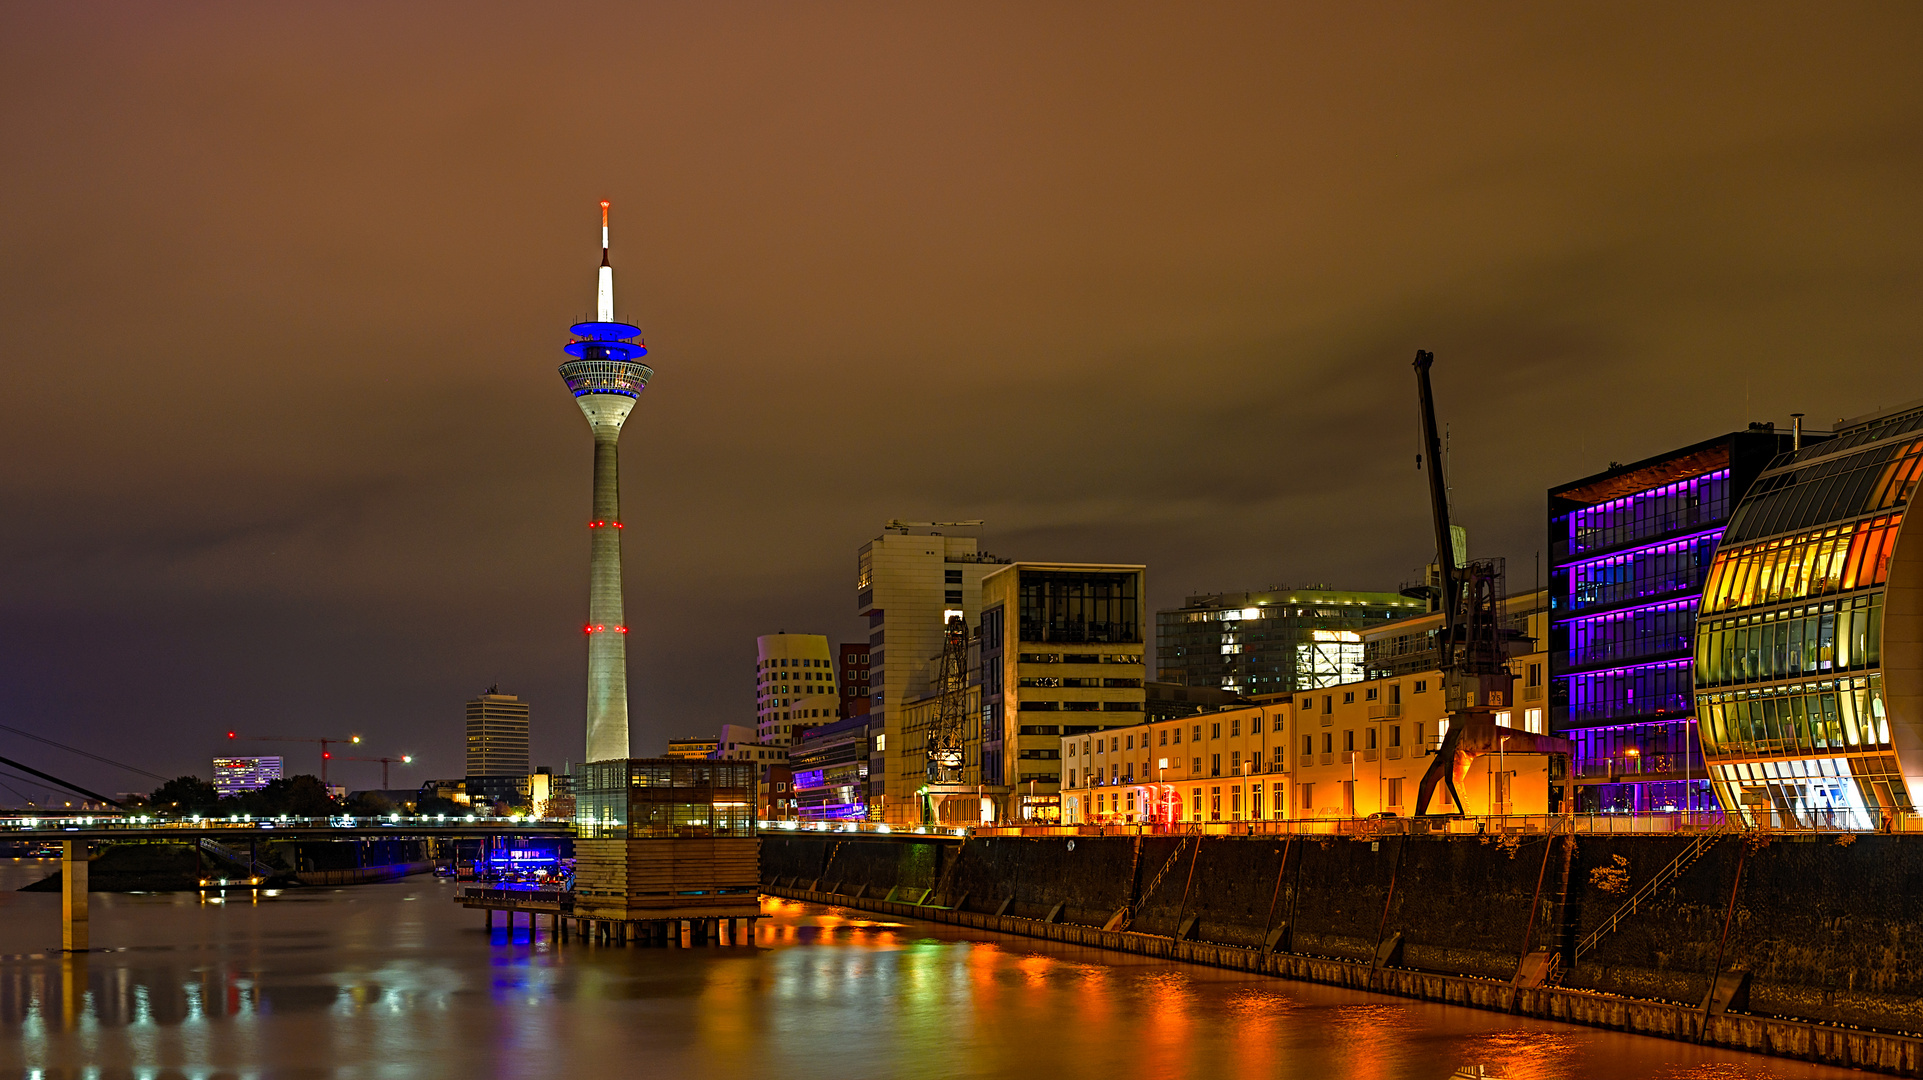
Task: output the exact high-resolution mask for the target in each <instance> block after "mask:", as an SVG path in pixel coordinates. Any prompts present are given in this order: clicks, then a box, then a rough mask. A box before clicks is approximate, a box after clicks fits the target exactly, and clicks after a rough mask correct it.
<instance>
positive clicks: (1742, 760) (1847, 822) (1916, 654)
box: [1694, 405, 1923, 828]
mask: <svg viewBox="0 0 1923 1080" xmlns="http://www.w3.org/2000/svg"><path fill="white" fill-rule="evenodd" d="M1920 477H1923V406H1920V405H1911V406H1907V407H1905V408H1904V409H1900V410H1894V411H1892V412H1889V413H1885V414H1881V415H1874V416H1871V417H1867V418H1863V419H1861V420H1858V421H1853V422H1844V423H1841V424H1839V425H1838V429H1837V432H1836V437H1835V438H1833V439H1830V440H1827V441H1824V442H1821V443H1817V444H1814V445H1806V446H1804V447H1803V448H1802V449H1800V450H1795V451H1792V452H1790V453H1787V454H1784V455H1782V456H1781V457H1779V458H1777V459H1776V460H1775V461H1773V462H1771V464H1770V466H1769V468H1767V469H1765V470H1764V472H1763V474H1762V475H1761V476H1759V477H1758V478H1757V480H1756V482H1755V483H1754V484H1753V485H1752V486H1751V487H1750V489H1749V492H1748V494H1747V496H1746V497H1745V498H1744V499H1743V501H1742V503H1741V504H1740V505H1739V506H1738V507H1737V509H1736V512H1735V514H1734V515H1733V516H1732V517H1731V519H1730V523H1729V527H1728V528H1727V529H1726V530H1725V531H1724V533H1723V537H1722V542H1721V543H1720V545H1718V547H1717V550H1716V558H1715V561H1714V563H1713V564H1712V565H1711V567H1710V570H1709V575H1708V577H1707V579H1706V580H1705V582H1704V587H1703V599H1702V606H1701V609H1700V611H1699V614H1698V618H1697V623H1696V649H1695V664H1694V669H1695V685H1696V712H1697V717H1698V719H1699V721H1700V724H1699V729H1700V733H1701V739H1702V747H1703V759H1704V763H1705V764H1706V765H1707V767H1708V770H1709V776H1710V780H1711V782H1712V783H1713V785H1714V787H1715V790H1716V796H1717V799H1718V801H1720V802H1721V803H1722V805H1723V807H1724V808H1725V809H1726V810H1728V811H1730V812H1733V813H1740V814H1741V815H1742V816H1743V818H1744V819H1745V820H1746V821H1748V822H1749V823H1751V824H1762V825H1769V824H1775V825H1783V826H1796V825H1803V826H1808V825H1828V824H1834V825H1839V826H1843V827H1848V828H1875V827H1877V826H1878V825H1880V824H1882V823H1883V822H1884V821H1885V820H1886V818H1887V817H1888V816H1889V815H1891V814H1893V813H1911V812H1913V810H1914V808H1915V806H1916V805H1917V802H1918V800H1919V798H1923V538H1920V537H1919V535H1918V530H1917V529H1916V528H1910V529H1908V530H1905V529H1904V527H1903V526H1904V518H1905V517H1906V515H1907V511H1908V508H1909V504H1910V500H1911V498H1912V497H1913V496H1914V494H1915V492H1916V488H1917V481H1918V479H1919V478H1920Z"/></svg>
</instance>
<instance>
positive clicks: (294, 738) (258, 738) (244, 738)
mask: <svg viewBox="0 0 1923 1080" xmlns="http://www.w3.org/2000/svg"><path fill="white" fill-rule="evenodd" d="M227 738H228V740H229V741H232V742H311V743H319V744H320V748H321V775H320V779H321V786H322V787H325V786H326V785H327V762H328V761H329V760H330V759H331V758H333V756H334V755H333V754H332V753H331V752H329V751H328V749H327V748H328V747H329V746H330V745H332V744H334V743H348V744H350V745H352V744H354V743H358V742H360V741H361V737H360V736H359V735H347V736H344V737H342V738H338V739H335V738H327V739H315V738H311V737H308V736H304V735H236V734H235V733H233V732H231V731H230V732H228V733H227Z"/></svg>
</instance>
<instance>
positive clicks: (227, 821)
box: [0, 814, 574, 835]
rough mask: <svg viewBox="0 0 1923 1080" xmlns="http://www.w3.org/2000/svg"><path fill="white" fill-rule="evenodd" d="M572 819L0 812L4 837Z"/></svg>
mask: <svg viewBox="0 0 1923 1080" xmlns="http://www.w3.org/2000/svg"><path fill="white" fill-rule="evenodd" d="M573 824H574V823H573V822H572V821H564V820H556V819H552V818H525V817H492V816H481V815H477V814H416V815H410V814H382V815H379V816H363V817H356V816H353V815H346V814H336V815H333V816H331V817H294V816H291V815H281V816H278V817H261V816H249V815H240V816H232V817H184V818H173V817H158V816H153V815H141V814H124V815H117V816H105V815H99V814H89V815H79V816H74V817H60V818H53V817H41V816H0V835H4V834H5V833H8V832H45V831H48V830H65V831H69V832H73V831H85V832H114V831H134V830H138V831H141V832H148V831H152V830H155V829H179V830H182V831H186V832H196V833H204V832H207V831H209V830H217V829H229V828H231V829H275V828H287V829H371V828H392V827H394V826H410V827H417V828H418V827H429V826H450V827H459V826H462V825H489V826H495V825H502V826H517V827H521V828H529V829H560V828H567V827H570V826H572V825H573Z"/></svg>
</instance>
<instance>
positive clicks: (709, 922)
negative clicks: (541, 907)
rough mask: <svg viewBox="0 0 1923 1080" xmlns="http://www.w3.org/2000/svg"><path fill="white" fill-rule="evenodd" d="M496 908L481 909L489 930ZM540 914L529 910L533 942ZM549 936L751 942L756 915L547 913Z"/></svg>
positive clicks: (623, 941) (690, 943)
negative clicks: (590, 915) (594, 915)
mask: <svg viewBox="0 0 1923 1080" xmlns="http://www.w3.org/2000/svg"><path fill="white" fill-rule="evenodd" d="M496 910H497V909H494V908H483V909H482V919H483V923H482V924H483V925H484V926H485V927H486V928H487V930H488V931H489V932H490V933H492V931H493V930H494V912H495V911H496ZM500 910H503V911H504V913H505V914H506V915H507V931H508V940H509V941H512V940H513V939H514V925H515V918H514V915H515V912H514V909H500ZM540 914H541V913H537V912H532V911H530V912H528V940H529V941H530V942H532V941H533V940H534V939H535V935H536V933H537V932H538V931H537V927H538V922H539V919H540ZM548 914H549V921H548V939H549V940H550V941H561V942H565V941H568V940H570V939H573V938H579V939H580V941H581V942H582V943H583V944H586V945H622V946H626V945H636V946H644V947H655V948H668V947H671V946H680V947H681V948H684V949H690V948H700V947H704V946H737V945H751V944H753V943H754V937H755V932H754V924H755V921H756V919H757V918H759V916H756V917H753V918H704V919H596V918H586V917H581V916H574V915H564V914H560V913H558V912H556V913H548Z"/></svg>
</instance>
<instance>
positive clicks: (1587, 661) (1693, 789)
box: [1547, 424, 1827, 813]
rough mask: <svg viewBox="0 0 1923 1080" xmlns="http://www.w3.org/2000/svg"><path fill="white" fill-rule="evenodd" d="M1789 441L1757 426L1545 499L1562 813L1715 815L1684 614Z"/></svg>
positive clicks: (1691, 636) (1689, 624)
mask: <svg viewBox="0 0 1923 1080" xmlns="http://www.w3.org/2000/svg"><path fill="white" fill-rule="evenodd" d="M1826 437H1827V436H1814V435H1812V436H1808V438H1810V439H1811V440H1814V439H1817V438H1826ZM1793 441H1794V436H1793V435H1791V434H1789V433H1787V432H1778V431H1777V430H1776V429H1775V428H1774V427H1773V426H1771V425H1767V424H1758V425H1753V426H1751V427H1750V428H1749V429H1748V430H1746V431H1736V432H1731V433H1729V434H1727V435H1721V436H1718V437H1716V438H1714V439H1707V440H1704V441H1703V442H1699V443H1694V444H1692V445H1689V446H1685V447H1682V448H1680V449H1677V450H1671V451H1669V452H1667V453H1663V454H1657V455H1656V456H1654V457H1649V458H1644V459H1643V460H1641V461H1635V462H1631V463H1629V464H1627V465H1613V466H1611V467H1610V468H1609V469H1607V470H1605V471H1603V472H1600V473H1597V474H1595V475H1594V476H1588V477H1584V478H1583V479H1581V480H1576V481H1573V482H1571V483H1567V484H1563V485H1560V486H1558V487H1555V488H1552V489H1550V491H1549V557H1548V560H1547V561H1548V563H1549V591H1550V601H1549V602H1550V622H1549V686H1550V695H1549V723H1550V730H1551V732H1552V733H1553V734H1556V735H1561V736H1563V737H1565V738H1567V739H1569V740H1570V741H1571V742H1572V743H1574V744H1575V756H1574V759H1573V760H1572V762H1571V773H1572V776H1571V779H1572V780H1573V781H1574V782H1575V785H1576V792H1575V798H1576V805H1575V809H1576V812H1578V813H1597V812H1601V813H1647V812H1652V811H1654V812H1665V811H1680V810H1709V809H1714V808H1715V806H1716V803H1715V801H1714V798H1713V796H1712V795H1711V793H1710V784H1709V779H1708V776H1707V774H1706V773H1705V771H1704V767H1703V759H1702V753H1701V748H1700V746H1699V745H1698V733H1697V729H1696V711H1695V707H1694V702H1693V694H1692V689H1693V686H1692V678H1691V663H1692V661H1691V656H1692V648H1693V643H1694V641H1695V631H1696V619H1697V605H1698V603H1699V602H1700V601H1701V599H1702V592H1703V582H1704V580H1705V578H1706V577H1707V575H1708V573H1709V568H1710V564H1711V561H1712V560H1713V559H1714V558H1715V556H1716V550H1717V545H1718V543H1719V542H1720V541H1721V538H1722V535H1723V530H1724V527H1725V526H1726V525H1728V524H1729V521H1730V514H1731V512H1732V511H1734V510H1735V508H1736V506H1737V505H1738V503H1740V502H1741V500H1742V498H1743V495H1744V494H1745V493H1746V492H1748V491H1749V489H1750V486H1751V485H1752V484H1754V483H1755V482H1756V479H1757V477H1758V476H1760V475H1762V473H1763V470H1764V469H1765V468H1766V467H1767V466H1768V465H1769V463H1770V460H1771V459H1772V458H1774V457H1776V456H1777V455H1778V454H1780V453H1783V452H1785V451H1788V450H1789V449H1790V448H1791V444H1792V443H1793Z"/></svg>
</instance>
